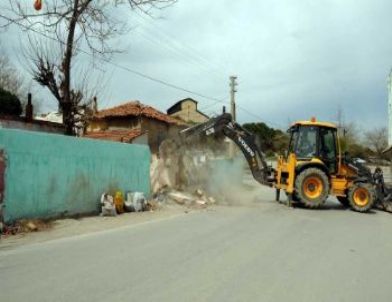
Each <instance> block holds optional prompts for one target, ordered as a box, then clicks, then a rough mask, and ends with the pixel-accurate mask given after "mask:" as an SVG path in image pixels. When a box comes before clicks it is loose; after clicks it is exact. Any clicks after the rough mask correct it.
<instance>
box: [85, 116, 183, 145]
mask: <svg viewBox="0 0 392 302" xmlns="http://www.w3.org/2000/svg"><path fill="white" fill-rule="evenodd" d="M135 128H138V129H141V131H142V132H147V138H140V139H135V140H133V141H132V143H139V144H140V143H142V144H148V145H149V146H150V149H151V152H152V153H157V152H158V151H159V145H160V144H161V142H162V141H163V140H165V139H167V138H171V137H175V136H177V135H178V133H179V131H180V129H181V127H179V126H177V125H174V124H167V123H164V122H161V121H159V120H156V119H152V118H147V117H144V116H142V117H127V118H122V117H118V118H113V119H102V120H97V121H92V122H91V123H90V125H89V127H88V131H89V132H94V131H100V130H115V129H135Z"/></svg>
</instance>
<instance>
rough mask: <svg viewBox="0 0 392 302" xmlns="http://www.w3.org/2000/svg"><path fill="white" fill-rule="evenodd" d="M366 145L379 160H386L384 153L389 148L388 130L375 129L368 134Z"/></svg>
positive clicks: (383, 128)
mask: <svg viewBox="0 0 392 302" xmlns="http://www.w3.org/2000/svg"><path fill="white" fill-rule="evenodd" d="M365 143H366V145H367V146H368V147H369V149H371V150H372V151H373V152H374V153H375V155H376V156H377V157H378V158H384V154H383V151H384V150H385V149H386V148H387V147H388V131H387V128H385V127H382V128H375V129H373V130H371V131H368V132H366V134H365Z"/></svg>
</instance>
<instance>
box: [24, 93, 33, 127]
mask: <svg viewBox="0 0 392 302" xmlns="http://www.w3.org/2000/svg"><path fill="white" fill-rule="evenodd" d="M25 120H26V122H31V121H33V104H32V102H31V93H29V94H28V95H27V104H26V115H25Z"/></svg>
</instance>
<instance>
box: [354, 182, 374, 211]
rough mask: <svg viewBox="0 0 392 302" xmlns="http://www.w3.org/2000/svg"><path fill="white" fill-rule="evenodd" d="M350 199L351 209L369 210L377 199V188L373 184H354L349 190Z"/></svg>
mask: <svg viewBox="0 0 392 302" xmlns="http://www.w3.org/2000/svg"><path fill="white" fill-rule="evenodd" d="M348 200H349V203H350V207H351V209H353V210H354V211H357V212H361V213H364V212H367V211H369V210H370V209H371V208H372V207H373V205H374V203H375V201H376V190H375V189H374V187H373V185H372V184H369V183H358V184H354V185H353V186H352V187H351V188H350V189H349V190H348Z"/></svg>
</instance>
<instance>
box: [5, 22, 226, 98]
mask: <svg viewBox="0 0 392 302" xmlns="http://www.w3.org/2000/svg"><path fill="white" fill-rule="evenodd" d="M1 18H3V19H6V20H7V21H12V20H10V19H8V18H6V17H4V16H1ZM13 23H14V24H17V25H18V26H20V27H22V28H24V29H25V30H26V31H32V32H34V33H36V34H38V35H41V36H43V37H45V38H47V39H49V40H52V41H55V42H59V43H61V44H63V45H65V42H63V41H61V40H58V39H56V38H54V37H51V36H49V35H47V34H45V33H43V32H40V31H38V30H36V29H34V28H32V27H29V26H26V25H24V24H22V23H20V22H14V21H13ZM75 49H76V50H78V51H80V52H81V53H83V54H85V55H88V56H90V57H94V54H92V53H90V52H88V51H85V50H84V49H82V48H80V47H75ZM94 58H95V57H94ZM100 60H102V61H104V62H106V63H108V64H110V65H112V66H115V67H117V68H120V69H123V70H126V71H128V72H130V73H133V74H135V75H137V76H139V77H142V78H145V79H148V80H150V81H153V82H156V83H159V84H162V85H164V86H167V87H170V88H172V89H176V90H179V91H182V92H186V93H189V94H192V95H196V96H199V97H201V98H204V99H207V100H211V101H215V102H219V101H221V100H219V99H217V98H215V97H210V96H207V95H204V94H202V93H199V92H197V91H193V90H190V89H187V88H183V87H181V86H178V85H176V84H172V83H169V82H167V81H164V80H160V79H158V78H155V77H152V76H149V75H146V74H144V73H142V72H140V71H137V70H134V69H131V68H129V67H126V66H123V65H119V64H117V63H114V62H112V61H110V60H109V59H108V58H104V57H101V58H100Z"/></svg>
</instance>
